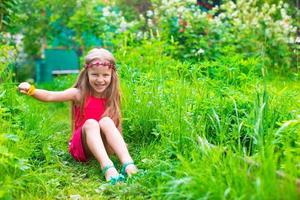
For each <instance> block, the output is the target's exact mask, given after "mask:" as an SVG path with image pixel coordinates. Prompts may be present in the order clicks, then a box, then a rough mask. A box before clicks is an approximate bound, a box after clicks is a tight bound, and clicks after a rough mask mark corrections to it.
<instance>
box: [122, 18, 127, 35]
mask: <svg viewBox="0 0 300 200" xmlns="http://www.w3.org/2000/svg"><path fill="white" fill-rule="evenodd" d="M126 29H127V23H126V21H125V18H124V17H122V18H121V24H120V31H121V32H125V31H126Z"/></svg>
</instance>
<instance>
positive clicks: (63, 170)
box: [0, 43, 300, 199]
mask: <svg viewBox="0 0 300 200" xmlns="http://www.w3.org/2000/svg"><path fill="white" fill-rule="evenodd" d="M116 55H117V58H118V60H119V63H118V64H119V66H118V67H119V68H118V70H119V75H120V77H121V88H122V100H123V101H122V114H123V118H124V120H123V131H124V137H125V140H126V142H127V143H128V145H129V150H130V152H132V155H133V157H134V159H135V161H136V164H137V165H138V167H139V168H140V170H141V171H140V173H139V174H138V175H136V176H135V177H133V178H132V179H130V180H129V181H128V182H127V183H125V184H121V185H118V186H110V185H107V184H105V181H104V178H103V177H102V175H101V172H100V167H99V164H97V162H96V161H92V162H90V163H89V164H87V165H85V164H80V163H77V162H75V161H74V160H73V159H72V158H71V156H70V155H69V153H68V151H67V147H68V140H69V138H70V134H71V133H70V110H69V109H70V108H69V104H68V103H48V104H44V103H41V102H38V101H36V100H34V99H31V98H29V97H26V96H22V95H20V94H18V93H17V91H16V88H15V86H14V85H9V84H7V85H1V86H0V87H1V94H0V96H1V98H0V113H1V115H0V116H1V118H0V120H1V126H0V173H1V176H0V185H1V187H0V198H3V199H11V198H13V199H69V198H77V197H79V196H80V197H81V198H82V199H99V198H102V199H112V198H117V199H297V197H299V188H298V191H297V184H296V181H297V179H298V180H299V177H300V174H299V171H300V170H299V167H300V154H299V152H300V144H299V141H300V119H299V114H300V102H299V99H300V96H299V90H300V84H299V79H298V78H297V77H296V76H292V77H287V76H285V77H280V76H279V75H276V74H272V75H271V74H269V75H267V77H265V78H263V77H262V76H261V74H260V72H261V71H260V69H259V67H260V64H259V63H260V62H259V60H255V59H252V58H251V59H244V58H242V57H238V56H237V57H233V58H227V60H219V61H213V62H209V61H207V62H204V63H199V64H194V63H188V62H186V63H181V62H179V61H177V60H174V59H172V58H170V57H168V56H166V55H164V54H163V48H162V46H161V44H159V43H158V44H155V43H154V44H151V45H150V44H148V43H147V44H145V45H143V46H141V47H139V48H136V49H134V48H132V49H120V50H119V51H118V52H117V54H116ZM141 59H142V60H141ZM224 59H225V58H224ZM231 64H232V65H231ZM74 80H75V77H74V76H70V77H60V78H58V79H56V80H55V81H54V83H51V84H44V85H39V87H43V88H47V89H52V90H61V89H65V88H68V87H70V86H71V85H72V83H73V81H74ZM4 91H5V93H3V92H4ZM113 160H114V161H116V158H113ZM118 167H120V166H119V165H118ZM298 187H299V186H298ZM78 195H79V196H78Z"/></svg>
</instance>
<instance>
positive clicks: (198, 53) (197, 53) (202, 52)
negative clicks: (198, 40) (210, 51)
mask: <svg viewBox="0 0 300 200" xmlns="http://www.w3.org/2000/svg"><path fill="white" fill-rule="evenodd" d="M201 54H204V50H203V49H202V48H200V49H199V50H198V51H197V52H196V55H201Z"/></svg>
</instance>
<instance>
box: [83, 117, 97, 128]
mask: <svg viewBox="0 0 300 200" xmlns="http://www.w3.org/2000/svg"><path fill="white" fill-rule="evenodd" d="M98 127H99V124H98V122H97V120H94V119H88V120H86V121H85V122H84V124H83V126H82V128H83V129H86V128H98Z"/></svg>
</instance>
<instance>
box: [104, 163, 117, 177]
mask: <svg viewBox="0 0 300 200" xmlns="http://www.w3.org/2000/svg"><path fill="white" fill-rule="evenodd" d="M112 167H115V166H114V165H106V166H105V167H103V169H102V174H103V176H105V173H106V172H107V170H108V169H110V168H112Z"/></svg>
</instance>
